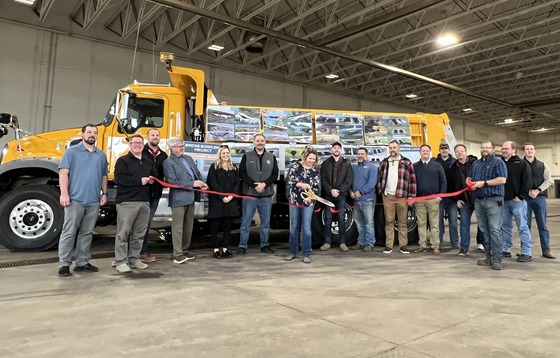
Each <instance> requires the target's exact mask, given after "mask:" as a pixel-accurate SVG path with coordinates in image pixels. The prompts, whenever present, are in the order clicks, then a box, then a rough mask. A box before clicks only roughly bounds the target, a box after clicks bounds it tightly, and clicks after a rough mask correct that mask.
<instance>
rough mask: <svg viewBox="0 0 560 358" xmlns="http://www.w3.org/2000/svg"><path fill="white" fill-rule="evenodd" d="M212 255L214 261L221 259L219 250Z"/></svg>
mask: <svg viewBox="0 0 560 358" xmlns="http://www.w3.org/2000/svg"><path fill="white" fill-rule="evenodd" d="M213 255H214V258H215V259H221V258H222V254H221V252H220V250H214V253H213Z"/></svg>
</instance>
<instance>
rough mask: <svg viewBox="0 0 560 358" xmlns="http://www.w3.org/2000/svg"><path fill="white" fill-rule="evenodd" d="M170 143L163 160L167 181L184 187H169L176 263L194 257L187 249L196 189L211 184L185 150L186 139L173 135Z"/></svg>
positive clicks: (190, 234) (190, 233) (174, 261)
mask: <svg viewBox="0 0 560 358" xmlns="http://www.w3.org/2000/svg"><path fill="white" fill-rule="evenodd" d="M167 145H168V146H169V148H170V149H171V153H170V155H169V157H168V158H167V159H166V160H165V161H164V162H163V173H164V175H165V178H166V179H167V182H168V183H170V184H175V185H180V186H182V187H183V188H170V189H169V206H170V207H171V220H172V222H171V235H172V241H173V263H175V264H182V263H185V262H186V261H188V260H193V259H194V256H193V255H191V254H190V253H189V252H188V251H187V250H188V248H189V246H190V244H191V237H192V230H193V223H194V205H195V204H194V202H195V195H194V194H195V192H194V189H195V188H202V189H207V188H208V186H207V185H206V183H204V182H203V181H202V174H200V171H199V170H198V168H197V167H196V163H195V162H194V160H193V159H192V158H191V157H190V156H188V155H186V154H185V142H184V140H183V139H182V138H179V137H171V138H169V139H168V140H167Z"/></svg>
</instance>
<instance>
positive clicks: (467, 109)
mask: <svg viewBox="0 0 560 358" xmlns="http://www.w3.org/2000/svg"><path fill="white" fill-rule="evenodd" d="M472 111H473V109H472V108H463V112H472Z"/></svg>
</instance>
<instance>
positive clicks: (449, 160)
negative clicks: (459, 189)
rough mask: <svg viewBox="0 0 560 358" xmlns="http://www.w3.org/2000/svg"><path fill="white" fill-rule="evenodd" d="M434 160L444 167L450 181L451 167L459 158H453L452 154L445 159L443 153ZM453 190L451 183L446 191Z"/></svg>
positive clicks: (446, 176)
mask: <svg viewBox="0 0 560 358" xmlns="http://www.w3.org/2000/svg"><path fill="white" fill-rule="evenodd" d="M434 160H435V161H436V162H438V163H439V164H441V166H442V167H443V171H444V172H445V179H446V180H447V182H448V183H449V180H450V179H451V178H450V177H449V171H450V170H451V167H452V166H453V164H455V162H456V161H457V160H456V159H455V158H453V157H452V156H451V155H450V156H449V158H447V160H443V159H442V157H441V154H438V155H437V157H435V158H434ZM451 192H452V191H451V190H450V188H449V185H447V191H446V193H451Z"/></svg>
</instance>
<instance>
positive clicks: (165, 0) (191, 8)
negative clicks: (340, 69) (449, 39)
mask: <svg viewBox="0 0 560 358" xmlns="http://www.w3.org/2000/svg"><path fill="white" fill-rule="evenodd" d="M150 1H152V2H155V3H158V4H161V5H165V6H170V7H174V8H177V9H180V10H184V11H188V12H190V13H192V14H195V15H200V16H203V17H206V18H209V19H213V20H216V21H221V22H223V23H225V24H227V25H231V26H236V27H239V28H242V29H245V30H249V31H252V32H255V33H260V34H262V35H266V36H270V37H273V38H277V39H279V40H282V41H286V42H291V43H294V44H297V45H301V46H305V47H308V48H311V49H313V50H315V51H320V52H323V53H326V54H329V55H332V56H337V57H341V58H344V59H347V60H350V61H355V62H358V63H363V64H364V65H368V66H372V67H377V68H379V69H382V70H384V71H388V72H391V73H393V74H396V75H400V76H405V77H409V78H413V79H416V80H419V81H422V82H426V83H429V84H431V85H434V86H437V87H442V88H445V89H447V90H450V91H453V92H458V93H461V94H464V95H467V96H471V97H475V98H480V99H483V100H485V101H488V102H492V103H496V104H499V105H502V106H505V107H514V108H515V107H516V106H515V105H514V104H512V103H508V102H506V101H503V100H501V99H498V98H495V97H490V96H484V95H480V94H478V93H474V92H472V91H469V90H466V89H464V88H460V87H457V86H454V85H451V84H449V83H445V82H443V81H438V80H435V79H432V78H429V77H426V76H422V75H419V74H417V73H413V72H410V71H406V70H404V69H402V68H397V67H393V66H389V65H386V64H383V63H380V62H377V61H373V60H368V59H366V58H363V57H358V56H352V55H348V54H346V53H343V52H340V51H337V50H334V49H330V48H326V47H319V46H316V45H315V44H313V43H312V42H310V41H306V40H302V39H299V38H296V37H294V36H290V35H288V34H285V33H281V32H278V31H274V30H271V29H268V28H266V27H262V26H258V25H255V24H251V23H249V22H247V21H243V20H239V19H234V18H231V17H228V16H224V15H222V14H218V13H215V12H212V11H209V10H207V9H203V8H200V7H198V6H195V5H192V4H189V3H185V2H183V1H179V0H150ZM521 109H524V110H527V111H529V112H533V113H536V114H539V115H542V116H545V117H549V116H550V115H548V114H546V113H539V112H536V111H533V110H531V109H525V108H521Z"/></svg>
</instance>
